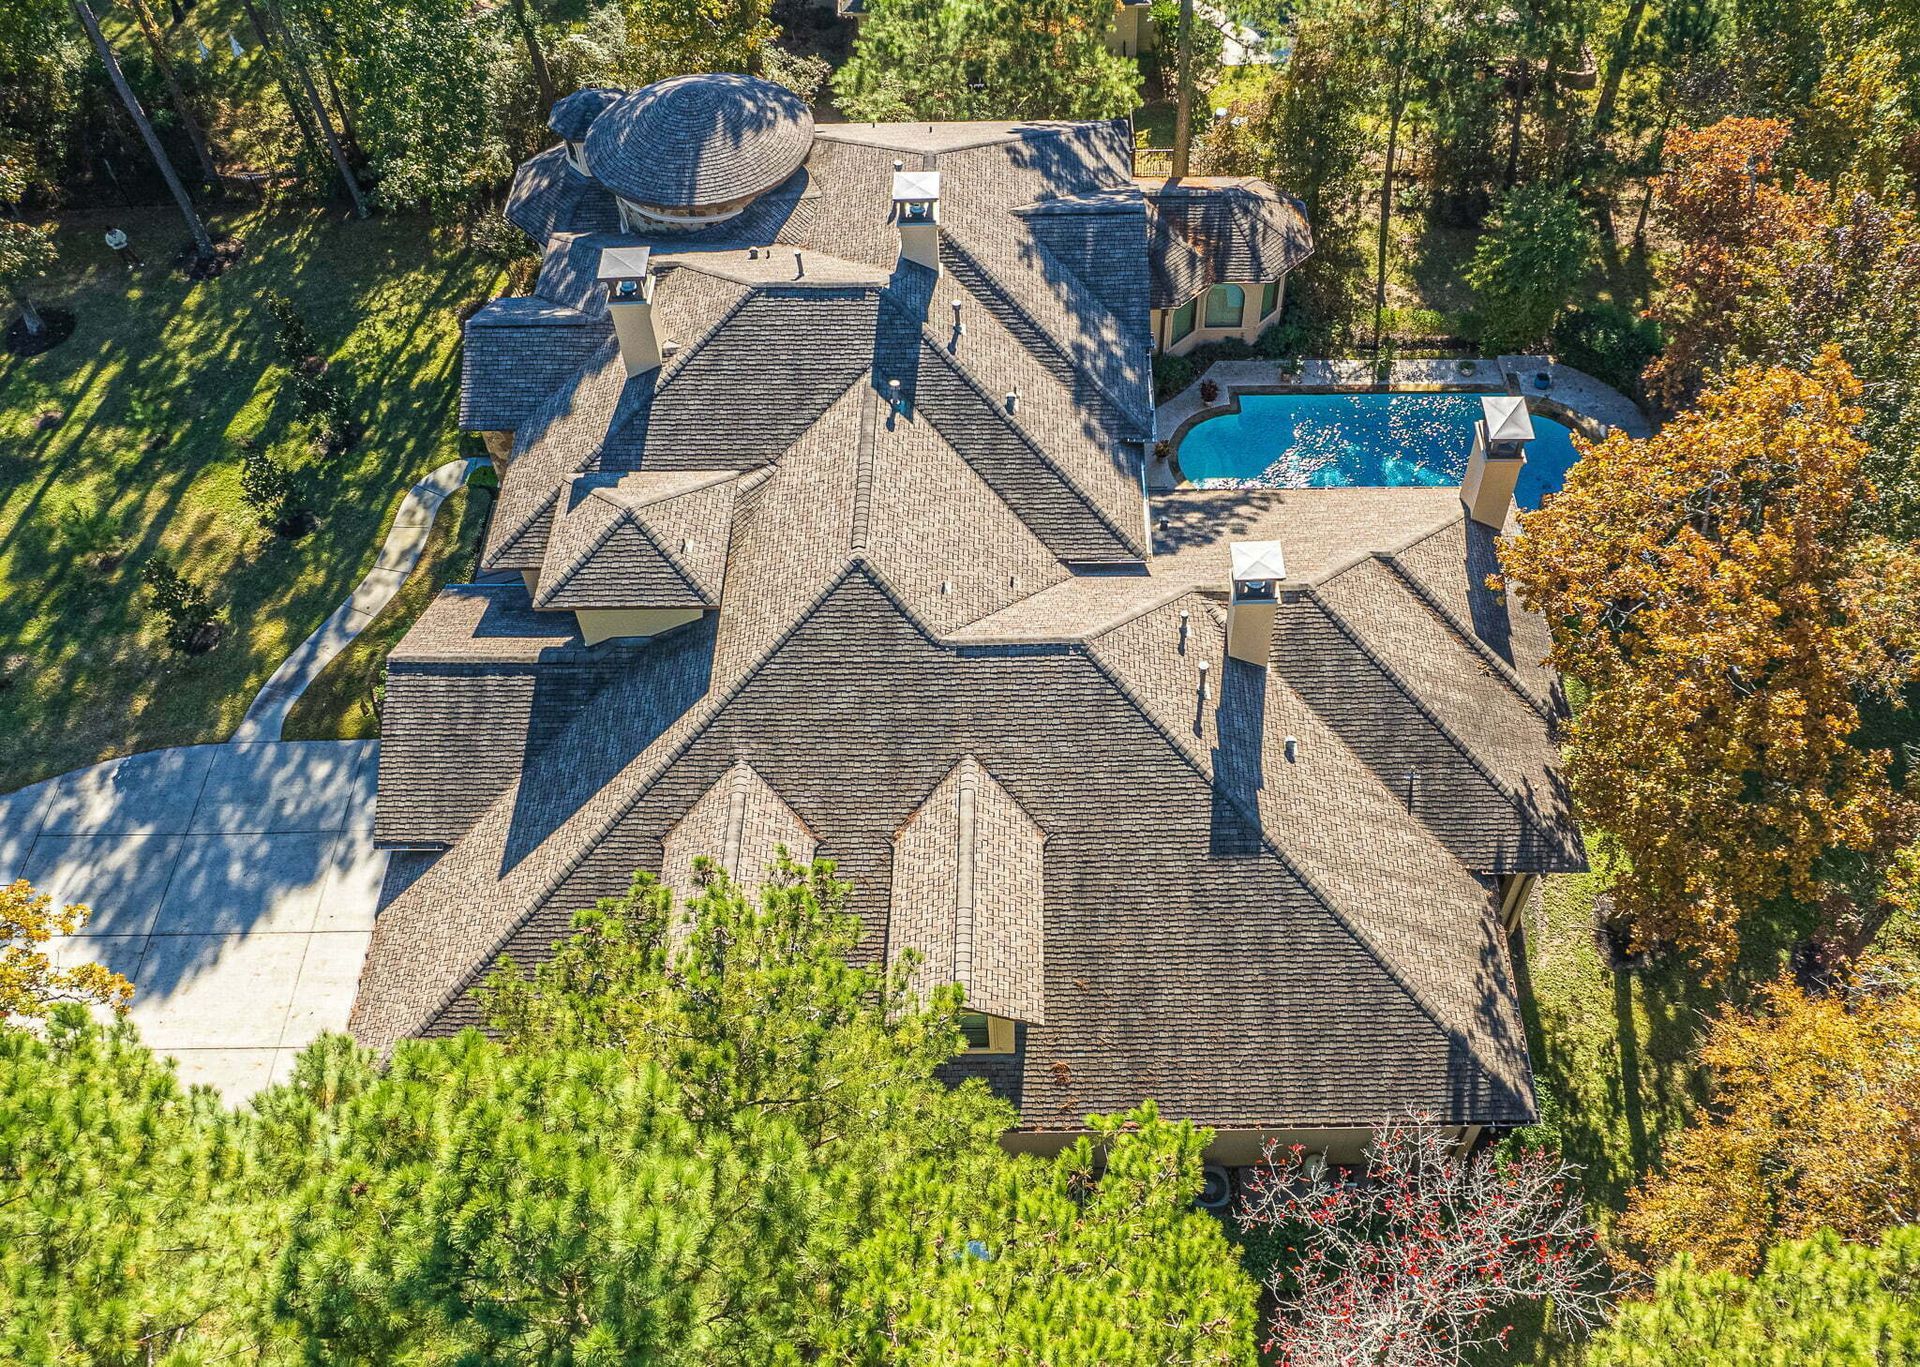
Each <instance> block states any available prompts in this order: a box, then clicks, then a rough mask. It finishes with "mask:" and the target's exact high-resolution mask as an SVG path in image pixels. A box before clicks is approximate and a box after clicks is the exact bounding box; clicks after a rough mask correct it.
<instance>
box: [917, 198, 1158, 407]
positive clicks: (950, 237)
mask: <svg viewBox="0 0 1920 1367" xmlns="http://www.w3.org/2000/svg"><path fill="white" fill-rule="evenodd" d="M1031 245H1032V246H1033V247H1034V248H1035V249H1036V250H1037V251H1040V252H1043V253H1045V254H1046V256H1047V258H1048V259H1049V260H1050V261H1051V262H1052V263H1053V265H1054V267H1055V269H1057V270H1059V271H1060V272H1061V273H1062V274H1063V275H1065V276H1066V277H1068V278H1069V279H1071V280H1072V281H1073V282H1074V284H1075V285H1077V286H1078V287H1079V288H1078V294H1079V295H1080V296H1084V297H1081V298H1076V299H1075V300H1074V307H1075V308H1076V309H1079V308H1082V307H1090V308H1093V309H1097V310H1099V311H1100V312H1102V313H1104V314H1105V315H1106V316H1107V318H1108V319H1109V320H1111V321H1112V322H1113V324H1114V327H1115V330H1116V331H1117V330H1118V328H1119V323H1120V320H1119V319H1118V318H1115V317H1114V315H1113V310H1112V309H1109V308H1108V307H1107V306H1106V304H1105V303H1104V302H1102V301H1101V300H1099V299H1097V298H1095V297H1093V291H1092V290H1090V289H1088V288H1087V286H1086V284H1085V282H1084V281H1082V280H1081V279H1080V277H1079V275H1078V274H1077V273H1075V272H1074V271H1071V270H1069V269H1068V268H1067V267H1066V266H1065V265H1064V264H1063V263H1062V262H1061V261H1060V258H1059V257H1057V256H1055V255H1054V254H1053V253H1052V252H1051V251H1048V250H1047V245H1046V244H1045V243H1044V242H1041V241H1039V240H1037V239H1036V240H1035V241H1034V242H1033V243H1032V244H1031ZM940 247H941V250H943V251H946V250H951V251H952V252H953V254H954V255H955V256H957V257H959V258H960V259H961V260H962V261H964V262H965V263H966V264H967V265H968V266H970V267H971V268H972V269H973V270H974V271H975V272H976V273H977V274H978V275H979V277H980V279H981V280H982V281H983V282H984V283H985V284H986V285H987V287H988V288H989V289H990V290H991V291H992V293H993V294H994V296H995V297H996V298H997V299H999V300H1000V302H1001V303H1002V304H1004V305H1005V306H1006V308H1007V309H1008V310H1009V311H1010V312H1012V313H1014V314H1015V315H1017V316H1018V317H1019V319H1020V321H1021V322H1022V323H1024V324H1026V326H1027V327H1028V328H1030V329H1032V330H1033V332H1034V333H1036V334H1037V335H1038V336H1039V337H1040V339H1041V341H1042V342H1044V343H1045V345H1046V349H1047V353H1048V355H1050V356H1052V357H1053V358H1054V359H1055V360H1056V361H1058V363H1059V366H1060V369H1058V370H1057V369H1055V368H1054V366H1053V365H1050V364H1048V362H1047V361H1046V360H1045V359H1043V358H1040V357H1035V359H1036V360H1038V361H1039V362H1040V365H1041V368H1042V369H1044V370H1046V371H1047V372H1048V373H1049V374H1051V375H1052V376H1053V377H1054V379H1056V380H1059V381H1060V382H1061V388H1063V389H1066V390H1067V392H1068V396H1069V397H1071V396H1072V381H1074V380H1085V381H1086V382H1087V383H1088V384H1090V385H1092V386H1093V389H1094V392H1095V393H1097V394H1098V395H1099V396H1100V398H1101V400H1102V401H1103V402H1105V403H1107V404H1110V405H1112V407H1113V408H1114V410H1115V411H1116V412H1118V413H1119V414H1120V415H1121V416H1123V417H1125V418H1127V419H1128V420H1129V421H1136V420H1137V419H1138V417H1139V415H1138V414H1136V413H1135V412H1134V411H1133V409H1132V408H1131V407H1130V406H1129V405H1128V404H1126V403H1125V402H1123V401H1122V400H1121V399H1120V398H1119V396H1117V395H1115V394H1113V393H1112V392H1111V391H1109V390H1108V388H1107V386H1106V384H1105V382H1104V381H1102V380H1101V378H1100V376H1099V375H1097V374H1095V373H1094V372H1093V370H1092V369H1091V368H1088V367H1084V366H1080V365H1077V364H1075V363H1074V360H1073V358H1072V357H1071V356H1069V355H1068V354H1067V352H1066V349H1065V348H1064V347H1062V346H1061V345H1060V343H1059V341H1058V340H1056V339H1055V337H1054V335H1053V334H1052V333H1051V332H1049V331H1048V330H1047V329H1046V328H1045V327H1043V326H1041V324H1040V321H1039V319H1037V318H1035V317H1034V316H1033V314H1032V313H1031V312H1029V311H1028V309H1027V307H1026V305H1024V304H1022V303H1021V302H1020V301H1019V300H1018V299H1016V298H1014V296H1013V292H1012V291H1011V290H1009V289H1008V288H1007V286H1006V285H1005V284H1003V283H1002V282H1001V281H1000V279H999V277H997V276H996V275H994V273H993V272H992V271H990V270H989V269H987V266H986V264H985V263H984V262H982V261H981V260H980V258H979V257H978V256H977V255H976V254H975V253H974V252H972V251H970V250H969V249H968V248H967V247H966V246H965V245H964V244H963V243H961V241H960V239H959V238H958V237H956V236H955V235H954V234H953V233H951V232H943V233H941V234H940ZM988 311H989V312H991V311H992V306H991V305H988ZM1009 331H1011V329H1009ZM1061 370H1064V371H1065V374H1064V375H1062V373H1061ZM1148 416H1149V421H1151V415H1150V414H1149V415H1148Z"/></svg>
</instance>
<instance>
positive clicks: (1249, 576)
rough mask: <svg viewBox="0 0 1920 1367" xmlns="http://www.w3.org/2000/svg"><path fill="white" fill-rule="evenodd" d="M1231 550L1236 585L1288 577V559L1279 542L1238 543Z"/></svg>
mask: <svg viewBox="0 0 1920 1367" xmlns="http://www.w3.org/2000/svg"><path fill="white" fill-rule="evenodd" d="M1231 549H1232V554H1233V582H1234V583H1236V584H1245V583H1248V582H1249V581H1255V582H1257V581H1266V580H1279V579H1285V578H1286V577H1287V558H1286V556H1285V555H1283V554H1282V553H1281V550H1280V543H1279V542H1278V541H1236V542H1234V543H1233V546H1232V548H1231Z"/></svg>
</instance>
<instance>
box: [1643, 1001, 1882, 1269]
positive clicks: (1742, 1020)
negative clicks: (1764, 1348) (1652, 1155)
mask: <svg viewBox="0 0 1920 1367" xmlns="http://www.w3.org/2000/svg"><path fill="white" fill-rule="evenodd" d="M1889 979H1890V975H1889V974H1887V973H1884V972H1881V971H1879V970H1877V969H1876V968H1875V967H1874V966H1872V965H1869V966H1867V968H1865V969H1864V970H1863V972H1862V974H1861V978H1860V981H1858V982H1856V983H1855V984H1854V985H1853V986H1852V987H1851V988H1850V989H1848V990H1847V991H1844V992H1835V993H1831V994H1828V995H1823V996H1816V995H1812V994H1809V993H1807V992H1805V991H1803V990H1801V989H1800V988H1799V987H1797V986H1795V985H1793V984H1792V983H1790V982H1782V983H1778V984H1776V985H1774V986H1773V987H1771V988H1769V989H1767V990H1766V991H1765V993H1764V994H1763V1007H1764V1009H1763V1010H1761V1011H1760V1012H1758V1013H1755V1014H1747V1013H1742V1012H1738V1011H1734V1010H1732V1009H1730V1008H1729V1009H1726V1010H1723V1012H1722V1013H1721V1015H1720V1016H1719V1017H1718V1018H1717V1019H1716V1020H1715V1021H1714V1022H1713V1024H1712V1026H1711V1028H1710V1030H1709V1032H1708V1036H1707V1042H1706V1044H1705V1046H1704V1047H1703V1049H1702V1051H1701V1058H1702V1061H1703V1062H1704V1063H1705V1064H1706V1065H1707V1067H1708V1068H1709V1069H1710V1070H1711V1072H1712V1076H1713V1097H1712V1103H1713V1104H1712V1107H1711V1110H1710V1113H1709V1114H1707V1115H1705V1116H1703V1117H1702V1118H1701V1119H1700V1120H1699V1121H1698V1122H1697V1123H1695V1124H1694V1125H1692V1126H1690V1127H1688V1128H1687V1129H1684V1130H1682V1131H1680V1132H1679V1133H1678V1134H1677V1135H1676V1136H1675V1137H1674V1138H1673V1139H1672V1140H1671V1141H1669V1143H1668V1145H1667V1150H1666V1153H1665V1155H1664V1159H1663V1163H1662V1169H1663V1170H1662V1172H1661V1173H1660V1174H1659V1175H1656V1176H1654V1177H1652V1178H1650V1179H1648V1181H1647V1182H1646V1183H1645V1185H1643V1186H1642V1187H1641V1188H1640V1190H1639V1191H1637V1192H1636V1193H1635V1194H1634V1196H1633V1198H1632V1203H1631V1204H1630V1206H1629V1207H1628V1210H1627V1213H1626V1214H1625V1215H1624V1216H1623V1217H1622V1218H1621V1220H1620V1221H1619V1223H1618V1224H1617V1225H1616V1226H1615V1229H1614V1236H1615V1240H1616V1242H1620V1243H1622V1244H1623V1245H1624V1246H1626V1247H1628V1248H1630V1249H1632V1250H1633V1251H1635V1252H1636V1253H1639V1254H1641V1255H1643V1256H1645V1257H1646V1258H1647V1260H1648V1261H1649V1262H1650V1263H1654V1264H1658V1263H1663V1262H1665V1261H1666V1260H1667V1259H1668V1258H1670V1257H1672V1256H1674V1255H1676V1254H1682V1253H1684V1254H1687V1255H1689V1256H1690V1257H1691V1258H1692V1260H1693V1264H1694V1265H1695V1266H1696V1267H1698V1268H1700V1269H1719V1270H1724V1271H1729V1272H1738V1273H1743V1274H1746V1273H1752V1272H1754V1271H1755V1270H1756V1269H1757V1268H1758V1267H1759V1266H1760V1264H1761V1261H1762V1259H1763V1258H1764V1257H1765V1255H1766V1253H1767V1251H1768V1249H1769V1248H1771V1247H1773V1246H1775V1245H1776V1244H1778V1243H1779V1242H1781V1241H1783V1240H1790V1239H1804V1238H1808V1237H1810V1236H1811V1235H1813V1234H1814V1233H1816V1232H1817V1231H1819V1230H1822V1229H1831V1230H1834V1231H1837V1232H1838V1233H1839V1235H1840V1236H1841V1237H1842V1238H1843V1239H1847V1240H1850V1241H1858V1242H1867V1243H1871V1242H1873V1241H1875V1240H1877V1239H1879V1238H1880V1236H1881V1235H1882V1234H1884V1233H1885V1232H1886V1231H1888V1230H1890V1229H1892V1228H1894V1227H1895V1226H1898V1225H1903V1224H1913V1223H1916V1222H1920V988H1916V985H1915V984H1914V983H1913V982H1911V981H1900V980H1898V979H1897V978H1894V979H1892V980H1889Z"/></svg>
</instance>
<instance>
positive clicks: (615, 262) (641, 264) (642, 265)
mask: <svg viewBox="0 0 1920 1367" xmlns="http://www.w3.org/2000/svg"><path fill="white" fill-rule="evenodd" d="M652 255H653V249H652V248H650V247H602V248H601V249H600V273H599V274H598V276H596V277H595V278H596V279H599V280H640V279H644V278H645V277H646V274H647V271H648V269H649V267H648V264H647V263H648V258H649V257H651V256H652Z"/></svg>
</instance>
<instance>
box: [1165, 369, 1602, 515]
mask: <svg viewBox="0 0 1920 1367" xmlns="http://www.w3.org/2000/svg"><path fill="white" fill-rule="evenodd" d="M1480 399H1481V396H1480V395H1478V394H1242V395H1241V396H1240V411H1239V412H1237V413H1223V414H1221V415H1220V416H1219V417H1214V418H1207V419H1205V420H1204V421H1202V422H1198V423H1195V424H1194V425H1193V426H1192V427H1191V428H1189V429H1188V430H1187V434H1186V436H1185V437H1183V438H1182V439H1181V441H1180V450H1179V460H1180V472H1181V473H1182V474H1183V475H1185V476H1186V477H1187V478H1188V479H1189V480H1191V481H1193V482H1194V483H1195V484H1198V485H1201V486H1204V487H1214V488H1218V487H1223V486H1234V485H1258V486H1264V487H1267V488H1275V489H1310V488H1329V487H1341V486H1345V485H1373V486H1378V485H1393V486H1400V485H1441V484H1458V483H1459V482H1460V477H1461V475H1462V474H1463V473H1464V472H1465V471H1466V468H1467V456H1468V454H1469V453H1470V452H1471V451H1472V449H1473V426H1474V423H1475V422H1477V421H1478V420H1479V418H1480V412H1481V409H1480ZM1533 432H1534V436H1533V440H1532V441H1531V442H1529V443H1528V444H1527V464H1526V468H1525V469H1524V470H1522V471H1521V473H1520V482H1519V484H1518V486H1517V487H1516V488H1515V489H1514V502H1515V503H1517V504H1519V505H1520V506H1521V507H1522V508H1537V507H1539V506H1540V500H1541V499H1542V498H1543V497H1545V496H1546V495H1547V494H1550V493H1554V492H1555V491H1557V490H1558V489H1559V488H1560V482H1561V480H1562V479H1564V478H1565V477H1566V473H1567V469H1568V467H1569V466H1571V465H1572V464H1573V463H1574V461H1575V460H1577V459H1578V458H1579V457H1578V454H1577V453H1576V452H1575V451H1574V449H1573V442H1572V440H1571V437H1570V434H1569V432H1568V430H1567V429H1566V428H1565V427H1564V426H1562V425H1561V424H1560V423H1557V422H1555V421H1553V420H1552V419H1551V418H1543V417H1540V416H1538V415H1537V414H1536V415H1535V416H1534V418H1533Z"/></svg>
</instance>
